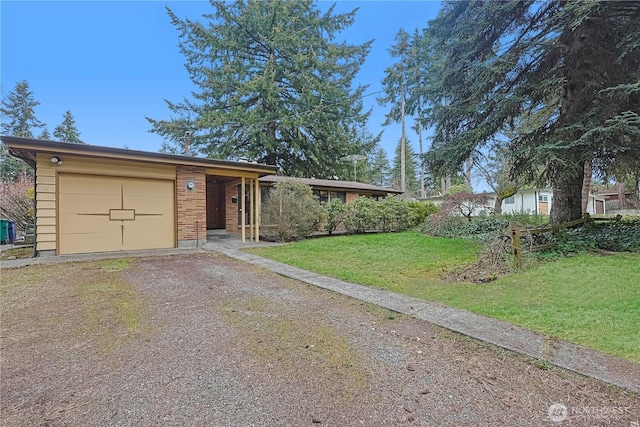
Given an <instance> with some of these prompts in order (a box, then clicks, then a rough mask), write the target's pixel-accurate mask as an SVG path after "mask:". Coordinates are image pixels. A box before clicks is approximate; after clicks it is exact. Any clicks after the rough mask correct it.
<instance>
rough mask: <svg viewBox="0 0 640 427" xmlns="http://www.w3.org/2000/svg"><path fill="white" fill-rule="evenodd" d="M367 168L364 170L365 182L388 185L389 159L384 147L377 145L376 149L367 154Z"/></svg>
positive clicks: (382, 185) (380, 185)
mask: <svg viewBox="0 0 640 427" xmlns="http://www.w3.org/2000/svg"><path fill="white" fill-rule="evenodd" d="M367 166H368V169H367V171H366V172H365V177H366V182H368V183H369V184H373V185H377V186H379V187H387V186H389V173H390V169H391V168H390V167H389V159H388V158H387V153H386V151H384V148H382V147H378V149H377V150H375V151H374V152H373V154H372V155H371V156H369V158H368V161H367Z"/></svg>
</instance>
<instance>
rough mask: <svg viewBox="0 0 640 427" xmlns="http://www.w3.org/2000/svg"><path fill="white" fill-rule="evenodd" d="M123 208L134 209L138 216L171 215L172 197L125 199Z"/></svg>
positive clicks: (172, 209) (172, 208)
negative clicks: (152, 214)
mask: <svg viewBox="0 0 640 427" xmlns="http://www.w3.org/2000/svg"><path fill="white" fill-rule="evenodd" d="M124 206H125V207H127V208H128V209H135V210H136V212H137V213H139V214H145V213H147V214H148V213H159V214H171V215H173V211H174V206H173V197H150V196H140V197H135V198H134V197H125V198H124Z"/></svg>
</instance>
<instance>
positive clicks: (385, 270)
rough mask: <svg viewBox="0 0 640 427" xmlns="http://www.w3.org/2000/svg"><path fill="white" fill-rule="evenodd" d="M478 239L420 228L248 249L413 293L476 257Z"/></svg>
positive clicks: (323, 270) (343, 277)
mask: <svg viewBox="0 0 640 427" xmlns="http://www.w3.org/2000/svg"><path fill="white" fill-rule="evenodd" d="M478 250H479V245H478V244H476V243H474V242H472V241H468V240H463V239H445V238H440V237H428V236H424V235H422V234H420V233H418V232H404V233H381V234H360V235H351V236H336V237H328V238H318V239H309V240H303V241H300V242H295V243H292V244H287V245H282V246H275V247H269V248H251V249H247V251H248V252H251V253H255V254H256V255H260V256H265V257H268V258H271V259H274V260H276V261H281V262H284V263H287V264H291V265H295V266H296V267H300V268H304V269H306V270H310V271H315V272H318V273H321V274H326V275H329V276H333V277H337V278H339V279H343V280H347V281H349V282H353V283H361V284H367V285H372V286H377V287H381V288H387V289H391V290H393V291H397V292H401V293H408V294H411V293H412V292H413V290H414V289H420V288H421V287H422V286H424V284H425V283H440V278H441V277H442V276H443V275H444V274H445V272H446V271H448V270H449V269H451V268H452V267H454V266H456V265H464V264H470V263H471V262H473V261H474V260H475V259H476V253H477V251H478Z"/></svg>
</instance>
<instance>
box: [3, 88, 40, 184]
mask: <svg viewBox="0 0 640 427" xmlns="http://www.w3.org/2000/svg"><path fill="white" fill-rule="evenodd" d="M38 105H40V102H38V101H36V99H35V98H34V96H33V92H31V90H29V83H28V82H27V81H26V80H23V81H21V82H18V83H16V87H15V89H14V90H12V91H11V92H9V94H8V95H7V96H6V97H3V99H2V107H0V112H2V134H3V135H11V136H19V137H23V138H33V133H34V131H35V130H37V129H39V128H43V127H45V124H44V123H42V122H41V121H40V120H38V119H37V118H36V112H35V108H36V107H37V106H38ZM30 170H31V169H30V168H27V166H26V164H25V163H24V162H22V161H20V160H17V159H14V158H13V157H10V156H9V155H8V153H7V149H6V148H5V146H4V144H2V147H1V148H0V179H2V180H3V181H7V180H15V179H17V178H18V176H19V174H20V172H24V171H30Z"/></svg>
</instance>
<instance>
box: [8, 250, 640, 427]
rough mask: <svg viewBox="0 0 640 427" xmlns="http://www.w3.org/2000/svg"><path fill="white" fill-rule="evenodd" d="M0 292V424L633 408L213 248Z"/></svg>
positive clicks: (608, 391)
mask: <svg viewBox="0 0 640 427" xmlns="http://www.w3.org/2000/svg"><path fill="white" fill-rule="evenodd" d="M0 295H1V298H2V301H1V307H0V308H1V316H2V317H1V320H2V322H1V323H0V330H1V347H0V350H1V354H2V373H1V375H2V381H1V385H0V392H1V396H0V397H1V399H0V405H1V412H2V413H1V417H0V418H1V419H2V420H3V421H2V423H3V425H12V426H13V425H43V424H48V425H156V424H165V425H216V426H235V425H265V426H276V425H283V426H284V425H312V424H315V425H345V426H348V425H369V426H376V425H398V424H407V425H438V426H440V425H483V426H487V425H553V423H551V422H550V421H549V412H548V411H549V407H550V405H552V404H554V403H559V404H563V405H566V406H567V407H569V408H576V409H577V410H576V411H574V413H573V414H572V415H571V417H572V418H571V421H572V424H573V425H593V424H594V423H598V424H605V425H606V424H610V425H631V422H635V421H636V420H637V419H639V418H640V405H639V403H638V400H637V396H634V395H632V394H630V393H626V392H623V391H621V390H618V389H615V388H613V387H610V386H607V385H605V384H603V383H601V382H598V381H596V380H591V379H587V378H584V377H582V376H579V375H577V374H574V373H571V372H568V371H565V370H562V369H558V368H554V367H551V366H548V365H546V364H544V363H541V362H538V361H536V360H532V359H529V358H526V357H523V356H519V355H516V354H513V353H511V352H508V351H505V350H502V349H499V348H496V347H494V346H491V345H487V344H483V343H480V342H477V341H475V340H472V339H469V338H465V337H463V336H459V335H457V334H454V333H451V332H449V331H446V330H443V329H440V328H437V327H435V326H432V325H429V324H427V323H424V322H421V321H418V320H415V319H412V318H409V317H405V316H401V315H398V314H396V313H393V312H390V311H387V310H383V309H380V308H378V307H376V306H373V305H369V304H365V303H362V302H359V301H357V300H354V299H351V298H347V297H344V296H341V295H338V294H335V293H332V292H328V291H325V290H321V289H317V288H314V287H311V286H308V285H305V284H302V283H300V282H297V281H294V280H290V279H286V278H283V277H281V276H278V275H276V274H274V273H271V272H269V271H267V270H264V269H261V268H257V267H254V266H251V265H248V264H246V263H243V262H240V261H236V260H232V259H230V258H227V257H225V256H223V255H220V254H213V253H211V254H209V253H188V254H184V255H173V256H163V257H149V258H135V259H132V260H104V261H89V262H74V263H61V264H52V265H35V266H30V267H25V268H19V269H10V270H4V271H3V272H2V284H1V288H0ZM580 408H603V409H602V410H601V411H600V412H598V413H595V412H594V411H584V410H582V411H580V410H579V409H580ZM616 408H623V410H621V411H617V409H616ZM605 412H606V414H605ZM603 414H605V415H606V417H605V418H594V417H599V416H602V415H603Z"/></svg>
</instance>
